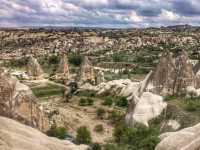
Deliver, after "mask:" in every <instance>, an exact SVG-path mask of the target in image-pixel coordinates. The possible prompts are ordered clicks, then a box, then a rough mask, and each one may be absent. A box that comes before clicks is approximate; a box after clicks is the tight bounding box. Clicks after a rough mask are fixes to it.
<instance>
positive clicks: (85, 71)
mask: <svg viewBox="0 0 200 150" xmlns="http://www.w3.org/2000/svg"><path fill="white" fill-rule="evenodd" d="M80 81H81V82H91V83H94V82H95V78H94V70H93V66H92V64H91V62H90V61H89V59H88V57H87V56H85V57H84V60H83V62H82V64H81V68H80Z"/></svg>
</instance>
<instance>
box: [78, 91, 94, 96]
mask: <svg viewBox="0 0 200 150" xmlns="http://www.w3.org/2000/svg"><path fill="white" fill-rule="evenodd" d="M76 95H77V96H85V97H95V95H96V92H95V91H90V90H86V91H79V92H78V93H76Z"/></svg>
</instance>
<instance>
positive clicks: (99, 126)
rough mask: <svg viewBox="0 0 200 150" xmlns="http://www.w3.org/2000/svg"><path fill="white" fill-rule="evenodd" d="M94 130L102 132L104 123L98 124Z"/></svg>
mask: <svg viewBox="0 0 200 150" xmlns="http://www.w3.org/2000/svg"><path fill="white" fill-rule="evenodd" d="M94 131H95V132H98V133H102V132H103V131H104V128H103V125H102V124H98V125H96V126H95V128H94Z"/></svg>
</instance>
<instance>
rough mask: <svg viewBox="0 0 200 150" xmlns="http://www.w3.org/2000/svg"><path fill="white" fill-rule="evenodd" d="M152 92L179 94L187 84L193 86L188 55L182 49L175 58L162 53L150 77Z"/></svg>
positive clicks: (192, 74)
mask: <svg viewBox="0 0 200 150" xmlns="http://www.w3.org/2000/svg"><path fill="white" fill-rule="evenodd" d="M152 83H153V86H154V92H155V93H158V94H162V95H167V94H180V93H182V92H183V91H184V90H185V89H186V87H187V86H193V87H195V75H194V72H193V67H192V64H190V63H189V58H188V55H187V53H186V52H185V51H182V52H181V54H180V55H179V56H178V57H177V58H173V56H172V53H169V52H167V53H164V54H163V55H162V56H161V58H160V61H159V64H158V66H157V68H156V70H155V72H154V76H153V78H152Z"/></svg>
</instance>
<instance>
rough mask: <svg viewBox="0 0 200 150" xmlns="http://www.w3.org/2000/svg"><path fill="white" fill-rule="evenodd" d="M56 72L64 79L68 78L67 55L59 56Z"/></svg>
mask: <svg viewBox="0 0 200 150" xmlns="http://www.w3.org/2000/svg"><path fill="white" fill-rule="evenodd" d="M57 74H58V75H59V76H62V77H64V78H66V79H69V65H68V59H67V56H66V55H65V54H63V55H62V57H61V60H60V63H59V66H58V69H57Z"/></svg>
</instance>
